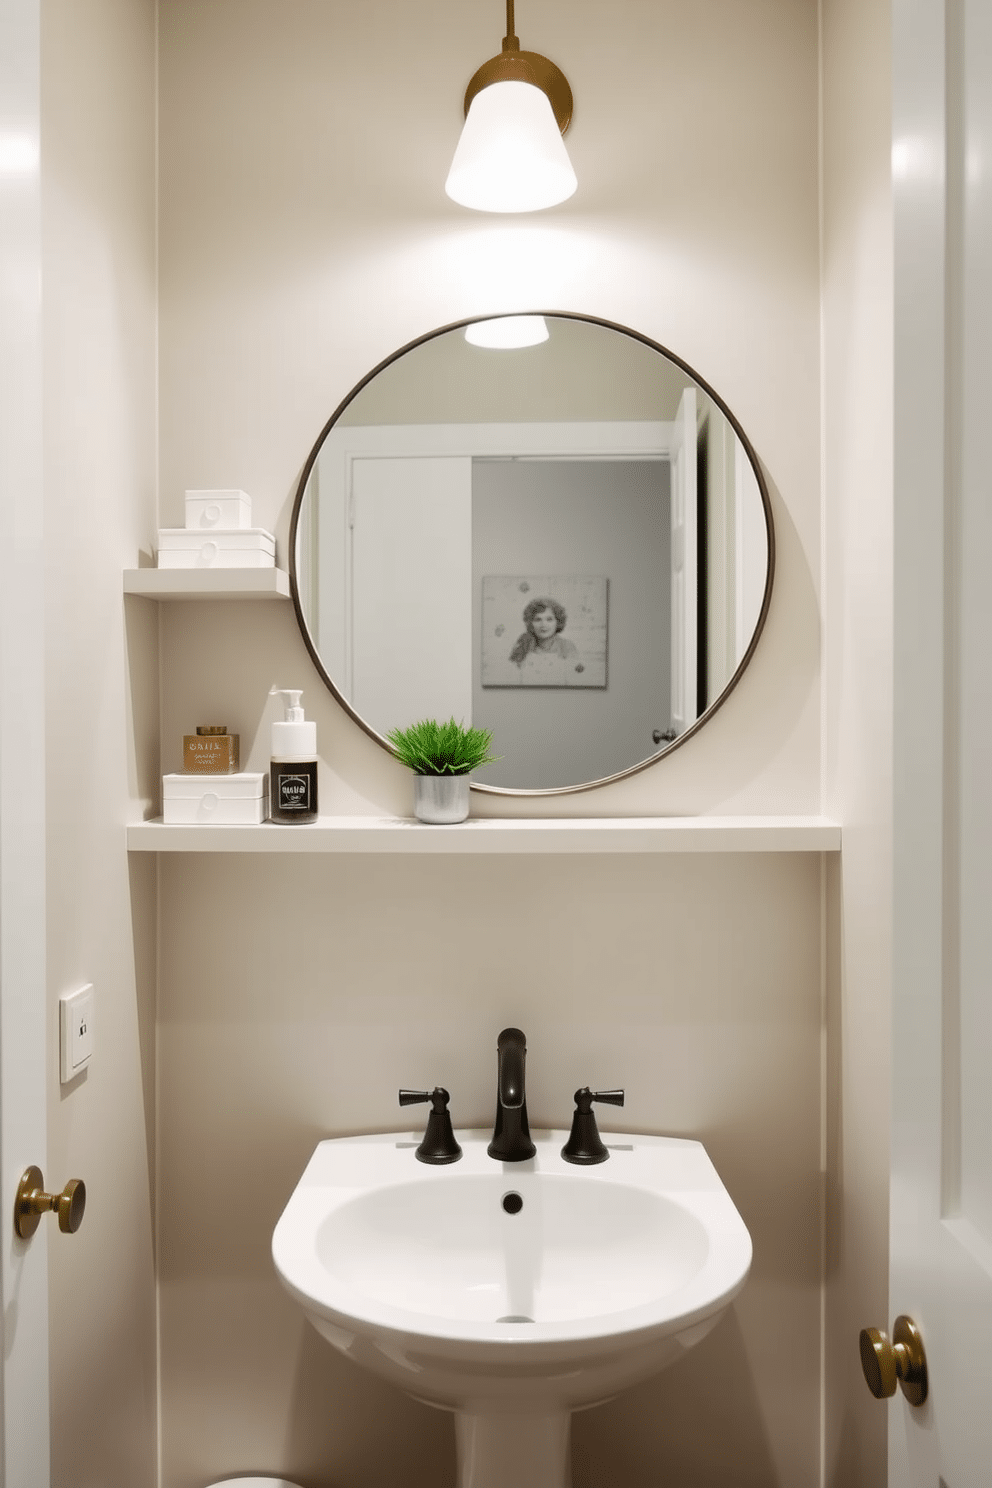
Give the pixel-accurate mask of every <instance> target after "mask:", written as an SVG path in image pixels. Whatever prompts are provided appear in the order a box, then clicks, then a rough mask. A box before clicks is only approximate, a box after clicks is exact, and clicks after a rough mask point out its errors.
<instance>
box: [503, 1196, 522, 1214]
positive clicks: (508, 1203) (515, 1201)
mask: <svg viewBox="0 0 992 1488" xmlns="http://www.w3.org/2000/svg"><path fill="white" fill-rule="evenodd" d="M501 1202H502V1204H503V1208H504V1209H505V1210H506V1212H507V1214H519V1213H520V1211H521V1209H522V1208H523V1207H524V1201H523V1199H522V1198H521V1197H520V1195H519V1194H518V1193H513V1192H512V1191H511V1192H510V1193H505V1194H504V1195H503V1198H502V1201H501Z"/></svg>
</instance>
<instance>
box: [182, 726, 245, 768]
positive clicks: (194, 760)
mask: <svg viewBox="0 0 992 1488" xmlns="http://www.w3.org/2000/svg"><path fill="white" fill-rule="evenodd" d="M240 767H241V736H240V734H229V733H228V732H227V730H226V729H205V728H198V729H197V731H196V733H195V734H184V735H183V769H184V770H185V771H186V773H187V774H189V775H231V774H235V773H236V772H237V771H238V770H239V769H240Z"/></svg>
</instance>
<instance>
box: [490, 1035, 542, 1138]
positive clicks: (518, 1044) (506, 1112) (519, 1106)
mask: <svg viewBox="0 0 992 1488" xmlns="http://www.w3.org/2000/svg"><path fill="white" fill-rule="evenodd" d="M496 1058H497V1068H496V1120H495V1122H494V1124H493V1139H492V1141H491V1142H490V1143H489V1148H488V1152H489V1156H490V1157H495V1158H496V1159H497V1161H499V1162H526V1161H527V1159H528V1158H531V1157H533V1156H534V1153H535V1152H536V1151H537V1148H536V1147H535V1146H534V1143H533V1142H532V1141H531V1139H530V1127H529V1125H528V1122H527V1097H526V1080H525V1075H524V1068H525V1063H526V1058H527V1039H526V1036H525V1035H524V1034H523V1033H522V1032H521V1030H520V1029H519V1028H504V1029H503V1032H502V1033H501V1034H500V1036H499V1038H498V1039H497V1040H496Z"/></svg>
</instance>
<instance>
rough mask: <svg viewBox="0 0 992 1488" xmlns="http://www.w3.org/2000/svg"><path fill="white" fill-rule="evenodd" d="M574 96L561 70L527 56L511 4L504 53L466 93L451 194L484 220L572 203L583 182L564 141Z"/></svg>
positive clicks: (480, 73) (535, 54)
mask: <svg viewBox="0 0 992 1488" xmlns="http://www.w3.org/2000/svg"><path fill="white" fill-rule="evenodd" d="M571 118H572V90H571V88H570V87H569V85H568V79H567V78H566V77H565V74H564V73H563V72H562V71H561V69H560V68H558V67H556V66H555V64H554V63H553V62H549V61H548V59H547V57H542V56H541V55H540V54H539V53H538V52H524V51H521V49H520V41H519V39H518V38H517V37H516V36H515V35H514V26H513V0H506V35H505V36H504V37H503V50H502V52H501V53H500V54H499V56H498V57H491V58H490V59H489V61H488V62H484V63H483V64H482V66H481V67H480V68H479V69H478V71H477V72H476V73H475V74H474V76H473V77H472V79H471V81H470V82H469V85H468V88H467V89H466V91H465V124H464V127H463V129H462V134H461V139H460V140H459V141H458V148H457V149H456V151H455V158H454V160H453V161H452V163H451V170H450V171H449V172H448V179H447V181H446V182H445V186H444V189H445V191H446V192H447V194H448V195H449V196H450V197H451V199H452V201H456V202H458V203H459V204H460V205H461V206H463V207H473V208H474V209H475V210H476V211H479V212H536V211H539V210H541V209H542V208H544V207H553V206H555V205H556V204H557V203H558V202H563V201H565V200H566V199H567V198H568V197H570V196H571V195H572V193H573V191H574V190H575V188H576V186H577V185H578V182H577V181H576V179H575V172H574V171H573V169H572V162H571V161H570V160H569V158H568V152H567V150H566V149H565V145H564V143H563V141H562V135H563V134H564V133H565V130H566V129H567V128H568V126H569V123H570V121H571Z"/></svg>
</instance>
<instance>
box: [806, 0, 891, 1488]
mask: <svg viewBox="0 0 992 1488" xmlns="http://www.w3.org/2000/svg"><path fill="white" fill-rule="evenodd" d="M890 55H891V36H890V7H889V4H888V3H887V0H827V3H826V4H825V5H824V45H823V72H824V121H825V128H824V148H823V160H824V166H823V170H824V252H823V328H824V329H823V344H824V394H825V398H824V402H825V409H826V419H825V425H824V470H825V486H824V513H825V544H824V546H825V568H826V573H827V584H826V600H825V634H826V653H825V670H824V697H825V706H824V716H825V720H826V727H825V730H824V740H825V744H824V756H825V780H826V794H825V801H826V806H827V809H828V810H829V811H830V812H832V813H834V814H835V815H836V816H837V817H839V819H840V820H842V821H843V823H844V853H843V859H842V862H841V863H840V864H838V865H835V867H834V869H833V870H832V872H831V875H830V881H829V940H828V944H829V947H830V952H831V954H830V966H829V1018H828V1045H827V1046H828V1051H829V1070H828V1085H827V1090H828V1122H827V1165H828V1248H827V1292H826V1317H827V1330H826V1403H827V1416H826V1478H825V1482H826V1484H827V1485H829V1488H874V1485H876V1484H878V1483H881V1482H883V1481H884V1477H885V1431H886V1411H885V1409H884V1408H883V1407H882V1406H880V1405H879V1404H878V1403H877V1402H876V1401H874V1400H872V1398H871V1396H870V1395H869V1393H868V1391H867V1389H866V1388H865V1385H864V1381H863V1380H862V1378H861V1370H860V1365H859V1357H858V1346H857V1338H858V1332H859V1330H860V1329H861V1328H864V1327H868V1326H875V1327H883V1328H884V1327H886V1325H887V1323H890V1322H891V1321H892V1319H891V1318H887V1310H888V1226H887V1217H888V1161H889V1149H888V1127H889V1008H890V984H891V933H892V931H891V898H892V861H891V824H892V497H893V483H892V435H891V430H892V377H893V365H892V194H891V181H890V150H891V113H890V110H891V95H890V91H889V73H890V67H889V58H890ZM880 1318H881V1319H885V1320H886V1321H883V1322H879V1321H878V1319H880Z"/></svg>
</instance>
